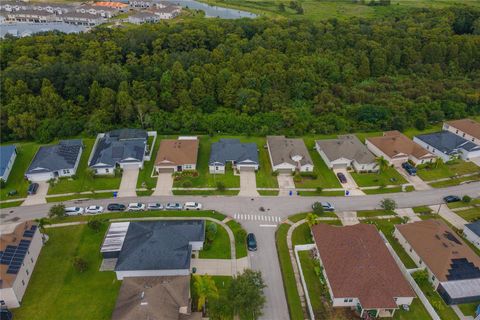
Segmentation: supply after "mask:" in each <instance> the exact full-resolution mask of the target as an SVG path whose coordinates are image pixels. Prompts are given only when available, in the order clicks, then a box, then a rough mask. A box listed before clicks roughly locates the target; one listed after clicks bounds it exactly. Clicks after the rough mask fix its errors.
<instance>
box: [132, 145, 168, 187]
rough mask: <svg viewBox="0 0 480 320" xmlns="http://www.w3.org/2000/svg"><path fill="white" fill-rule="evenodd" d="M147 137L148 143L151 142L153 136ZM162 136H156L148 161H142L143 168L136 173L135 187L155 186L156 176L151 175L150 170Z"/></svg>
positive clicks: (151, 170)
mask: <svg viewBox="0 0 480 320" xmlns="http://www.w3.org/2000/svg"><path fill="white" fill-rule="evenodd" d="M148 138H149V143H150V144H151V142H153V141H151V142H150V139H153V137H148ZM162 138H163V137H160V136H157V140H155V145H154V146H153V151H152V156H151V157H150V161H145V162H144V163H143V169H142V170H140V172H139V173H138V180H137V188H147V189H153V188H155V187H156V186H157V177H152V172H153V167H154V165H155V159H156V157H157V152H158V147H159V146H160V140H162ZM137 195H138V193H137Z"/></svg>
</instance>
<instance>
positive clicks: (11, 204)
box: [0, 201, 23, 209]
mask: <svg viewBox="0 0 480 320" xmlns="http://www.w3.org/2000/svg"><path fill="white" fill-rule="evenodd" d="M22 202H23V201H13V202H4V203H0V209H6V208H13V207H18V206H20V205H21V204H22Z"/></svg>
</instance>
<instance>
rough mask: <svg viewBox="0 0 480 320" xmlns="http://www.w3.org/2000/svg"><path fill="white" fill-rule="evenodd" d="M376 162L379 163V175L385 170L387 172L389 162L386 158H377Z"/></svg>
mask: <svg viewBox="0 0 480 320" xmlns="http://www.w3.org/2000/svg"><path fill="white" fill-rule="evenodd" d="M375 161H376V162H377V165H378V168H379V170H378V174H380V173H381V172H382V171H383V170H385V168H386V167H388V161H387V160H385V158H384V157H383V156H382V157H377V159H375Z"/></svg>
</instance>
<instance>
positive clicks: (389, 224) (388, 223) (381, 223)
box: [363, 218, 417, 269]
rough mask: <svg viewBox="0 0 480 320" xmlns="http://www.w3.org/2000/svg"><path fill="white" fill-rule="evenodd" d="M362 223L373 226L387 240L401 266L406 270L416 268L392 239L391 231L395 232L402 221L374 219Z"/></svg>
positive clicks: (398, 219) (398, 244) (396, 219)
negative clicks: (398, 258) (401, 263)
mask: <svg viewBox="0 0 480 320" xmlns="http://www.w3.org/2000/svg"><path fill="white" fill-rule="evenodd" d="M363 223H370V224H374V225H375V226H376V227H377V229H378V230H380V231H382V233H383V234H384V235H385V237H386V238H387V240H388V242H389V243H390V245H391V246H392V248H393V250H395V252H396V253H397V255H398V256H399V257H400V260H402V262H403V264H404V265H405V267H406V268H407V269H412V268H416V267H417V266H416V264H415V262H413V260H412V259H411V258H410V256H409V255H408V254H407V253H406V252H405V250H404V249H403V247H402V246H401V245H400V243H399V242H398V241H397V240H396V239H395V238H394V237H393V231H394V230H395V225H396V224H401V223H402V219H400V218H392V219H375V220H364V221H363Z"/></svg>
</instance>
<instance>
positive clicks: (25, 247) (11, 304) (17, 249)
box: [0, 221, 43, 308]
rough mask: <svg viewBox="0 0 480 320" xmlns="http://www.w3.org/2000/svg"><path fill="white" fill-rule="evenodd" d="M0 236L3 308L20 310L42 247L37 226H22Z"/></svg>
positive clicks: (25, 223)
mask: <svg viewBox="0 0 480 320" xmlns="http://www.w3.org/2000/svg"><path fill="white" fill-rule="evenodd" d="M10 226H13V229H10V230H5V229H4V230H2V233H1V236H0V279H1V281H0V305H2V306H6V307H8V308H18V307H20V304H21V303H22V299H23V295H24V294H25V291H26V290H27V286H28V282H29V281H30V277H31V276H32V273H33V269H34V268H35V264H36V263H37V259H38V256H39V255H40V251H41V249H42V246H43V239H42V234H41V233H40V230H39V229H38V228H37V225H36V224H35V223H34V222H32V221H27V222H22V223H20V224H17V225H10Z"/></svg>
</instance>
